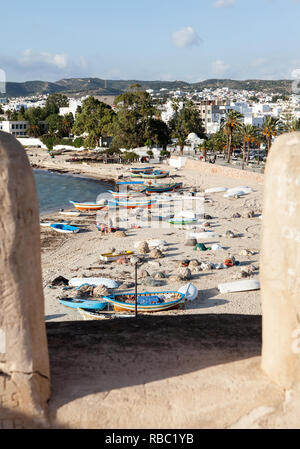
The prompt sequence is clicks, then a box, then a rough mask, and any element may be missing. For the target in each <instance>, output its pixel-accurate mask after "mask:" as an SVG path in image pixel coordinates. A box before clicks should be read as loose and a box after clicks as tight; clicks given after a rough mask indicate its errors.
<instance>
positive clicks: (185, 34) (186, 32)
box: [172, 26, 202, 48]
mask: <svg viewBox="0 0 300 449" xmlns="http://www.w3.org/2000/svg"><path fill="white" fill-rule="evenodd" d="M172 39H173V43H174V45H175V47H177V48H187V47H193V46H197V45H200V44H201V43H202V39H200V37H199V36H198V34H197V33H196V31H195V30H194V29H193V28H192V27H190V26H189V27H185V28H182V29H181V30H178V31H175V32H174V33H173V34H172Z"/></svg>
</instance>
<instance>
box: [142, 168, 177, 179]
mask: <svg viewBox="0 0 300 449" xmlns="http://www.w3.org/2000/svg"><path fill="white" fill-rule="evenodd" d="M169 173H170V172H168V171H161V170H154V171H153V172H151V173H141V177H142V178H145V179H159V178H166V177H167V176H169Z"/></svg>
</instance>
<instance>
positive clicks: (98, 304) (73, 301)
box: [59, 298, 107, 310]
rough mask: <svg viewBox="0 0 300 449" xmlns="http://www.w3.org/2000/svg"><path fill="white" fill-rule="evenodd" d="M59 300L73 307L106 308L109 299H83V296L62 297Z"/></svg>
mask: <svg viewBox="0 0 300 449" xmlns="http://www.w3.org/2000/svg"><path fill="white" fill-rule="evenodd" d="M59 302H60V303H61V304H63V305H64V306H67V307H71V308H72V309H78V308H79V307H80V308H81V309H95V310H104V309H105V308H106V307H107V301H106V300H102V299H98V298H97V299H91V298H89V299H83V298H60V299H59Z"/></svg>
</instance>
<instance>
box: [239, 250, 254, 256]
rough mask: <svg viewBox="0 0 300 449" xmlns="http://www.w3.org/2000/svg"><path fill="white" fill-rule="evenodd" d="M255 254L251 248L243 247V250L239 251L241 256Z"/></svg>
mask: <svg viewBox="0 0 300 449" xmlns="http://www.w3.org/2000/svg"><path fill="white" fill-rule="evenodd" d="M253 254H254V251H250V250H249V249H242V251H240V252H239V256H249V255H253Z"/></svg>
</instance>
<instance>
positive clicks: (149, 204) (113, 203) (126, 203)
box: [109, 199, 156, 209]
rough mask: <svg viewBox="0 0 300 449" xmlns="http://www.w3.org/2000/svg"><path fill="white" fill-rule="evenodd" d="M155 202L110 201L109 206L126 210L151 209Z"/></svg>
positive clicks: (147, 200)
mask: <svg viewBox="0 0 300 449" xmlns="http://www.w3.org/2000/svg"><path fill="white" fill-rule="evenodd" d="M155 203H156V201H155V200H154V201H153V200H152V199H140V200H139V199H136V200H134V199H133V200H115V201H110V202H109V205H111V206H117V207H125V208H126V209H134V208H136V207H146V208H150V207H152V206H153V205H154V204H155Z"/></svg>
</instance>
